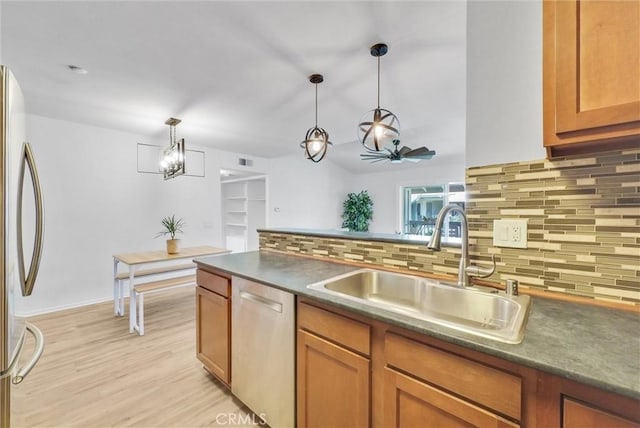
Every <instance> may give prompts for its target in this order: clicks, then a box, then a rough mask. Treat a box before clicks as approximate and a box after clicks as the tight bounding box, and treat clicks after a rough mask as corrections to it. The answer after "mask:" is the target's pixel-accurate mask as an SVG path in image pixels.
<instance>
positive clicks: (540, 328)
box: [194, 251, 640, 399]
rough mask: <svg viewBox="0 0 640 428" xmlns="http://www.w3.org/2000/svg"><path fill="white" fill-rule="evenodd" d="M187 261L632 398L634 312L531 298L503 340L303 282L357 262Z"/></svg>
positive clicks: (636, 361) (276, 257)
mask: <svg viewBox="0 0 640 428" xmlns="http://www.w3.org/2000/svg"><path fill="white" fill-rule="evenodd" d="M194 261H195V262H196V263H197V264H198V265H202V266H204V267H206V266H208V267H211V268H215V269H218V270H222V271H225V272H228V273H230V274H232V275H236V276H240V277H243V278H246V279H250V280H254V281H258V282H261V283H264V284H267V285H270V286H273V287H275V288H279V289H282V290H286V291H289V292H292V293H294V294H296V295H300V296H306V297H310V298H313V299H315V300H318V301H321V302H325V303H328V304H332V305H334V306H337V307H340V308H343V309H347V310H350V311H353V312H356V313H359V314H362V315H365V316H368V317H370V318H374V319H378V320H381V321H385V322H387V323H389V324H392V325H396V326H399V327H403V328H406V329H409V330H412V331H416V332H419V333H422V334H425V335H428V336H432V337H436V338H438V339H441V340H444V341H447V342H450V343H454V344H457V345H460V346H464V347H466V348H469V349H474V350H477V351H481V352H484V353H486V354H490V355H494V356H496V357H500V358H503V359H506V360H509V361H513V362H515V363H519V364H522V365H525V366H528V367H532V368H535V369H540V370H542V371H545V372H548V373H552V374H555V375H558V376H562V377H565V378H568V379H571V380H575V381H578V382H582V383H585V384H587V385H591V386H594V387H597V388H600V389H603V390H606V391H610V392H614V393H617V394H621V395H625V396H628V397H631V398H634V399H640V316H639V315H638V314H636V313H632V312H626V311H618V310H614V309H607V308H600V307H595V306H589V305H583V304H578V303H568V302H562V301H558V300H553V299H543V298H536V297H532V302H531V310H530V313H529V320H528V322H527V325H526V330H525V337H524V340H523V341H522V343H520V344H517V345H511V344H504V343H500V342H497V341H493V340H490V339H484V338H481V337H477V336H473V335H470V334H465V333H462V332H458V331H456V330H452V329H450V328H446V327H443V326H439V325H436V324H433V323H429V322H427V321H422V320H418V319H415V318H411V317H408V316H403V315H400V314H396V313H393V312H389V311H385V310H382V309H377V308H373V307H371V306H367V305H364V304H359V303H357V302H353V301H350V300H347V299H343V298H340V297H335V296H332V295H328V294H325V293H322V292H319V291H315V290H312V289H309V288H307V285H309V284H313V283H316V282H320V281H323V280H326V279H328V278H331V277H334V276H337V275H341V274H344V273H348V272H351V271H355V270H358V269H361V268H359V267H357V266H350V265H346V264H340V263H332V262H329V261H322V260H314V259H311V258H305V257H299V256H294V255H285V254H280V253H275V252H269V251H253V252H248V253H236V254H228V255H222V256H215V257H202V258H198V259H196V260H194Z"/></svg>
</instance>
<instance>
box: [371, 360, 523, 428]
mask: <svg viewBox="0 0 640 428" xmlns="http://www.w3.org/2000/svg"><path fill="white" fill-rule="evenodd" d="M384 371H385V373H384V386H383V388H384V397H385V400H384V406H385V408H384V426H385V427H450V428H457V427H460V428H468V427H496V428H507V427H517V426H518V425H516V424H514V423H513V422H509V421H507V420H505V419H504V418H501V417H500V416H497V415H495V414H494V413H491V412H489V411H486V410H484V409H482V408H480V407H478V406H475V405H473V404H472V403H469V402H468V401H465V400H462V399H460V398H458V397H455V396H453V395H451V394H448V393H446V392H444V391H442V390H440V389H438V388H435V387H433V386H431V385H429V384H427V383H424V382H421V381H419V380H417V379H414V378H413V377H410V376H407V375H405V374H402V373H400V372H398V371H395V370H392V369H389V368H385V369H384Z"/></svg>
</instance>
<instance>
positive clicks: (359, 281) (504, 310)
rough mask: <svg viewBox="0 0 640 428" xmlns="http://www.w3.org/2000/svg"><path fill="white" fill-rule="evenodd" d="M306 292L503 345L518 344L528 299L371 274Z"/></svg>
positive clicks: (329, 282) (316, 286)
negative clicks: (424, 322) (469, 334)
mask: <svg viewBox="0 0 640 428" xmlns="http://www.w3.org/2000/svg"><path fill="white" fill-rule="evenodd" d="M308 287H309V288H310V289H313V290H318V291H321V292H323V293H327V294H331V295H334V296H339V297H342V298H345V299H348V300H352V301H358V302H360V303H363V304H365V305H369V306H373V307H376V308H380V309H384V310H388V311H391V312H396V313H400V314H404V315H407V316H410V317H414V318H417V319H421V320H425V321H429V322H432V323H435V324H439V325H443V326H446V327H450V328H454V329H456V330H460V331H463V332H466V333H471V334H475V335H478V336H482V337H486V338H489V339H494V340H497V341H500V342H504V343H520V342H521V341H522V339H523V337H524V328H525V323H526V319H527V313H528V310H529V304H530V298H529V296H523V295H518V296H508V295H506V294H503V293H490V292H486V291H478V290H474V289H470V288H460V287H457V286H454V285H448V284H445V283H442V282H439V281H437V280H433V279H428V278H422V277H417V276H410V275H403V274H397V273H391V272H384V271H378V270H372V269H363V270H358V271H354V272H350V273H348V274H344V275H340V276H337V277H334V278H330V279H328V280H326V281H322V282H319V283H316V284H312V285H309V286H308Z"/></svg>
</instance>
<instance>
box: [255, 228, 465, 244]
mask: <svg viewBox="0 0 640 428" xmlns="http://www.w3.org/2000/svg"><path fill="white" fill-rule="evenodd" d="M258 232H268V233H287V234H290V235H302V236H317V237H320V238H339V239H355V240H363V241H377V242H391V243H394V244H417V245H427V243H428V242H429V237H428V236H421V235H407V234H401V233H397V234H396V233H371V232H349V231H347V230H328V229H295V228H286V227H279V228H271V229H258ZM442 246H443V247H460V238H446V237H443V238H442Z"/></svg>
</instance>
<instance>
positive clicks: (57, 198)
mask: <svg viewBox="0 0 640 428" xmlns="http://www.w3.org/2000/svg"><path fill="white" fill-rule="evenodd" d="M27 128H28V135H29V139H30V141H31V143H32V146H33V148H34V152H35V157H36V161H37V164H38V169H39V174H40V180H41V183H42V189H43V195H44V204H45V241H44V251H43V258H42V264H41V268H40V274H39V276H38V281H37V284H36V287H35V290H34V293H33V295H32V296H31V297H29V298H28V299H21V300H20V301H18V302H17V311H18V313H20V314H25V315H26V314H31V313H37V312H45V311H49V310H54V309H58V308H63V307H72V306H78V305H81V304H85V303H91V302H96V301H103V300H108V299H110V298H111V296H112V269H113V263H112V257H111V256H112V255H113V254H115V253H120V252H131V251H142V250H149V249H163V248H164V245H165V244H164V240H165V239H164V238H157V239H155V238H154V236H155V235H156V233H157V232H158V231H160V229H161V225H160V220H161V218H162V217H164V216H166V215H170V214H175V215H176V216H178V217H182V218H184V220H185V222H186V227H185V229H184V232H185V233H184V234H183V235H181V236H180V238H181V239H182V240H183V242H182V243H183V245H184V246H192V245H202V244H209V245H214V246H219V247H222V246H224V243H223V239H222V234H221V230H222V226H221V218H220V185H219V179H220V178H219V170H220V168H222V167H227V168H229V167H230V166H232V165H233V164H234V163H237V157H239V156H241V155H238V154H235V153H229V152H222V151H219V150H214V149H204V148H196V147H190V148H194V149H198V150H204V151H205V162H206V164H205V170H206V177H204V178H201V177H188V176H181V177H177V178H174V179H172V180H168V181H164V180H163V178H162V176H161V175H156V174H140V173H137V165H136V156H137V143H152V144H153V143H155V144H160V145H161V144H163V142H162V141H149V140H148V139H147V138H145V137H143V136H140V135H135V134H128V133H124V132H119V131H115V130H109V129H104V128H97V127H92V126H87V125H81V124H77V123H72V122H65V121H60V120H54V119H49V118H44V117H40V116H34V115H29V116H28V120H27ZM187 141H188V140H187ZM263 162H264V160H262V159H256V160H255V162H254V164H257V165H262V163H263ZM262 166H263V167H264V168H266V165H262ZM238 169H240V168H238ZM28 221H29V220H26V222H28ZM27 235H28V234H27Z"/></svg>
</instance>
